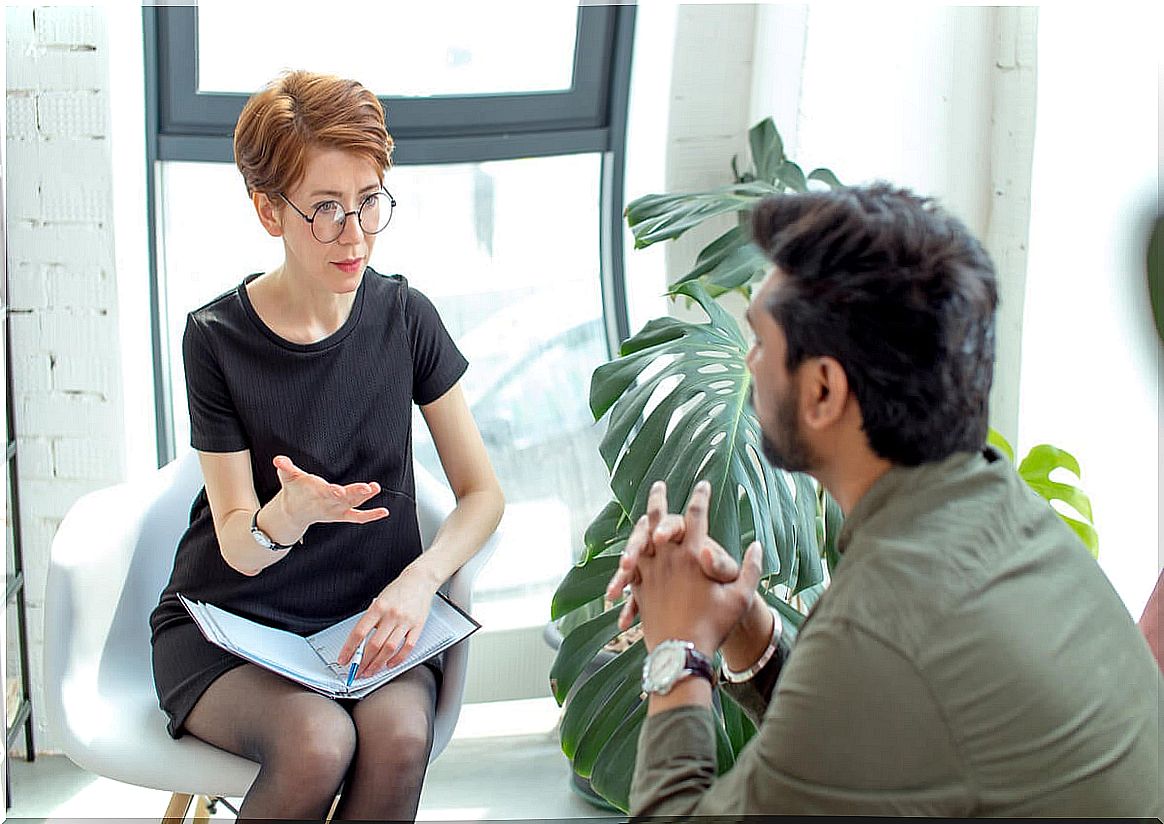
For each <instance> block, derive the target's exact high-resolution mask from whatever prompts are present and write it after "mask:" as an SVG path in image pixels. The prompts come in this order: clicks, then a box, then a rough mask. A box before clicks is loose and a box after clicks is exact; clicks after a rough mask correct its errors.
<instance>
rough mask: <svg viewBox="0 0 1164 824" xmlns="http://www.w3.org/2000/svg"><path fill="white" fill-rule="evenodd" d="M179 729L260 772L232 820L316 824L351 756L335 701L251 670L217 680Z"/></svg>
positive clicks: (347, 726)
mask: <svg viewBox="0 0 1164 824" xmlns="http://www.w3.org/2000/svg"><path fill="white" fill-rule="evenodd" d="M186 729H187V730H189V732H190V733H192V734H193V735H196V736H198V737H199V738H201V739H202V740H203V741H206V742H208V743H210V744H213V745H215V746H216V747H220V748H221V749H224V750H227V751H228V752H232V753H235V754H237V755H242V756H245V757H246V758H250V759H252V760H253V761H257V762H259V764H260V768H259V775H258V777H257V778H256V779H255V783H254V784H252V785H251V788H250V790H248V791H247V794H246V798H244V799H243V803H242V807H241V808H240V810H239V820H240V821H241V820H245V819H251V818H285V819H286V818H298V819H316V820H323V818H324V816H326V815H327V812H328V810H329V809H330V808H331V804H332V801H333V800H334V799H335V795H336V792H337V791H338V790H339V786H340V783H341V782H342V781H343V778H344V774H345V773H346V772H347V770H348V767H349V766H350V764H351V761H352V755H353V753H354V752H355V748H356V730H355V725H354V724H353V723H352V719H351V717H350V716H349V715H348V713H347V712H346V711H345V710H344V708H343V707H341V706H340V705H339V704H337V703H336V702H335V701H333V700H331V699H330V698H327V697H326V696H323V695H319V694H318V693H315V692H312V691H311V690H309V689H307V688H306V687H301V686H300V685H298V684H296V683H294V682H292V681H288V680H287V679H286V678H283V677H281V676H278V675H276V674H274V673H273V672H268V671H267V670H265V669H262V668H261V667H257V666H255V665H253V664H244V665H243V666H241V667H235V668H234V669H232V670H230V671H228V672H226V673H224V674H223V675H222V676H221V677H220V678H218V679H217V680H215V681H214V683H213V684H211V685H210V687H209V688H208V689H207V690H206V692H205V693H203V694H202V697H201V698H200V699H199V700H198V703H197V704H195V705H194V709H193V710H191V712H190V714H189V716H187V718H186Z"/></svg>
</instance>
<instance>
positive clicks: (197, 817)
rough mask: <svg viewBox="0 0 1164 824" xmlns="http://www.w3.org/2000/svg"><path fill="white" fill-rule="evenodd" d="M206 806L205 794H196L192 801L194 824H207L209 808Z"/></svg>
mask: <svg viewBox="0 0 1164 824" xmlns="http://www.w3.org/2000/svg"><path fill="white" fill-rule="evenodd" d="M207 807H208V804H207V801H206V796H204V795H200V796H198V799H197V800H196V801H195V802H194V824H207V822H208V821H210V810H209V809H208V808H207Z"/></svg>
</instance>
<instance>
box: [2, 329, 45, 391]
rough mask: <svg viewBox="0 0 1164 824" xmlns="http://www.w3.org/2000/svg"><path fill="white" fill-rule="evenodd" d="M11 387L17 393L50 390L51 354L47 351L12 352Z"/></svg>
mask: <svg viewBox="0 0 1164 824" xmlns="http://www.w3.org/2000/svg"><path fill="white" fill-rule="evenodd" d="M22 343H23V341H22ZM12 387H13V389H14V390H15V391H16V393H17V395H22V394H24V393H26V392H51V391H52V388H53V376H52V356H51V355H49V354H48V353H47V352H34V353H32V354H29V355H25V354H21V353H17V352H14V353H13V357H12Z"/></svg>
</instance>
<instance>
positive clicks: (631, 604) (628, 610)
mask: <svg viewBox="0 0 1164 824" xmlns="http://www.w3.org/2000/svg"><path fill="white" fill-rule="evenodd" d="M638 611H639V605H638V604H637V603H635V594H634V593H633V592H632V593H631V594H630V595H628V596H627V597H626V601H625V602H624V603H623V605H622V609H621V610H620V611H619V613H618V628H619V629H620V630H621V631H623V632H626V631H627V630H628V629H630V625H631V624H633V623H634V620H635V613H637V612H638Z"/></svg>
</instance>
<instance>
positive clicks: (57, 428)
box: [16, 392, 122, 439]
mask: <svg viewBox="0 0 1164 824" xmlns="http://www.w3.org/2000/svg"><path fill="white" fill-rule="evenodd" d="M18 401H19V404H18V406H17V408H16V431H17V432H21V433H23V434H25V435H27V436H29V437H33V436H37V435H39V436H43V437H50V438H56V437H68V436H73V437H77V438H85V437H91V438H101V437H105V438H114V439H120V438H121V437H122V434H121V432H120V421H119V419H118V415H117V412H116V410H115V409H114V407H113V405H112V404H111V403H109V402H108V401H106V400H102V399H101V398H100V397H98V396H96V395H91V394H65V393H59V392H49V393H42V392H36V393H29V394H27V395H25V396H24V397H22V398H19V399H18Z"/></svg>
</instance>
